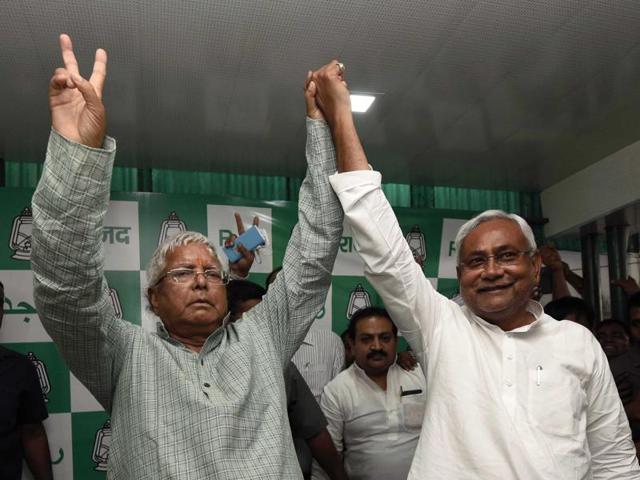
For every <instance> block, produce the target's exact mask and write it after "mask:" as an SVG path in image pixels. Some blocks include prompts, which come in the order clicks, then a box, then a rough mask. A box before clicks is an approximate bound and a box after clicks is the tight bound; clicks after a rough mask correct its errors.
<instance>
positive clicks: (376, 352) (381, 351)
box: [367, 350, 387, 358]
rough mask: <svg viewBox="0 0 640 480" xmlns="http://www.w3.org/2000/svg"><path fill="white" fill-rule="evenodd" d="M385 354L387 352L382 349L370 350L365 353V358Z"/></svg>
mask: <svg viewBox="0 0 640 480" xmlns="http://www.w3.org/2000/svg"><path fill="white" fill-rule="evenodd" d="M386 356H387V352H385V351H384V350H371V351H370V352H369V353H367V358H374V357H386Z"/></svg>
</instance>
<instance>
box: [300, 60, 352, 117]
mask: <svg viewBox="0 0 640 480" xmlns="http://www.w3.org/2000/svg"><path fill="white" fill-rule="evenodd" d="M310 80H311V81H312V82H311V83H313V84H314V98H315V101H316V104H317V106H319V107H320V109H321V110H322V113H323V114H324V117H325V118H326V120H327V122H329V125H331V126H334V125H335V124H336V123H337V122H339V121H340V120H342V119H344V118H351V97H350V96H349V89H348V88H347V82H345V80H344V65H342V64H341V63H340V62H338V61H337V60H332V61H331V62H329V63H328V64H326V65H325V66H323V67H321V68H320V69H318V70H316V71H315V72H313V73H312V74H311V78H310ZM307 83H309V79H308V81H307Z"/></svg>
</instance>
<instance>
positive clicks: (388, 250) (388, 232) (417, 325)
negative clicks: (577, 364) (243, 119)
mask: <svg viewBox="0 0 640 480" xmlns="http://www.w3.org/2000/svg"><path fill="white" fill-rule="evenodd" d="M331 65H332V64H329V65H327V66H325V67H323V68H322V69H320V70H318V71H317V72H315V73H314V77H313V78H314V81H315V82H316V84H317V88H318V93H317V99H318V103H319V105H320V108H321V109H322V111H323V113H324V115H325V117H326V118H327V122H328V123H329V125H330V127H331V133H332V136H333V141H334V144H335V148H336V158H337V165H338V174H337V175H332V176H331V177H330V182H331V186H332V187H333V189H334V191H335V192H336V194H337V195H338V198H339V199H340V202H341V204H342V207H343V209H344V212H345V218H346V219H347V221H348V222H349V225H350V227H351V229H352V231H353V235H354V239H355V243H356V247H357V250H358V253H359V254H360V256H361V257H362V259H363V261H364V263H365V274H366V276H367V278H368V279H369V281H370V282H371V284H372V285H373V286H374V288H375V289H376V291H377V292H378V293H379V294H380V296H381V297H382V299H383V300H384V303H385V306H386V307H387V309H388V310H389V312H390V314H391V316H392V318H393V319H394V321H395V322H396V324H397V325H398V327H399V329H400V330H401V331H402V333H403V335H405V337H406V338H407V340H408V341H409V343H410V344H411V345H412V347H413V348H414V350H415V351H417V352H422V351H423V346H422V338H423V335H426V336H427V338H429V337H430V335H431V332H432V330H433V328H434V326H435V323H436V321H437V319H438V318H439V317H440V316H441V315H440V313H439V310H440V308H441V306H442V305H444V304H446V303H448V302H447V301H446V299H444V297H441V296H440V295H438V294H437V293H436V292H435V290H434V289H433V287H432V286H431V284H430V282H429V281H428V280H427V279H426V278H425V276H424V274H423V272H422V269H421V268H420V266H418V265H417V264H416V262H415V259H414V257H413V254H412V252H411V249H410V247H409V245H408V244H407V242H406V240H405V238H404V235H403V233H402V230H401V229H400V226H399V224H398V221H397V219H396V217H395V214H394V212H393V210H392V209H391V206H390V205H389V202H388V201H387V199H386V197H385V196H384V193H383V192H382V190H381V187H380V185H381V175H380V173H378V172H375V171H372V170H371V169H370V167H369V163H368V161H367V157H366V155H365V152H364V149H363V147H362V144H361V142H360V139H359V137H358V133H357V131H356V128H355V124H354V121H353V115H352V113H351V104H350V97H349V91H348V89H347V86H346V83H345V82H344V80H343V78H342V74H341V73H340V72H336V71H335V70H332V69H331Z"/></svg>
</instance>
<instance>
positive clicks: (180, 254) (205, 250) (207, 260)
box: [164, 242, 222, 268]
mask: <svg viewBox="0 0 640 480" xmlns="http://www.w3.org/2000/svg"><path fill="white" fill-rule="evenodd" d="M164 261H165V264H166V265H167V267H168V268H169V267H170V266H172V265H182V264H197V265H207V266H212V267H216V268H221V266H222V265H221V264H220V260H219V259H218V257H217V255H216V254H215V251H212V249H211V247H210V246H209V245H207V244H204V243H198V242H192V243H187V244H186V245H178V246H176V247H174V248H173V249H171V250H169V251H167V253H166V255H165V257H164Z"/></svg>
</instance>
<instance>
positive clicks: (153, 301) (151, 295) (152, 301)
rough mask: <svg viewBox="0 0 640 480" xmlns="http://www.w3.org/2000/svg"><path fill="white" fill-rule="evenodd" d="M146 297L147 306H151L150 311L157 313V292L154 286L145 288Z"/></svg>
mask: <svg viewBox="0 0 640 480" xmlns="http://www.w3.org/2000/svg"><path fill="white" fill-rule="evenodd" d="M147 298H148V299H149V306H150V307H151V311H152V312H153V313H155V314H156V315H158V310H157V308H158V294H157V292H156V289H155V287H149V288H148V289H147Z"/></svg>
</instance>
